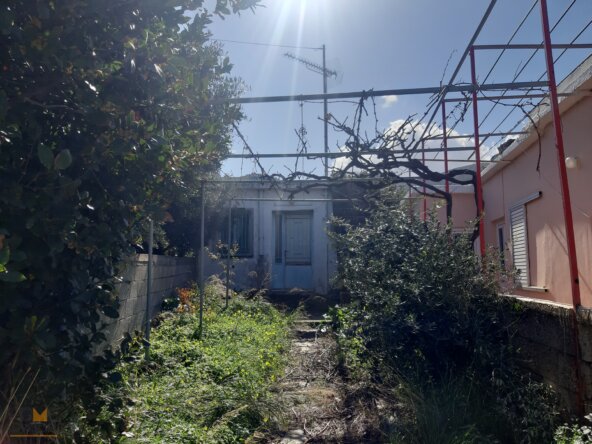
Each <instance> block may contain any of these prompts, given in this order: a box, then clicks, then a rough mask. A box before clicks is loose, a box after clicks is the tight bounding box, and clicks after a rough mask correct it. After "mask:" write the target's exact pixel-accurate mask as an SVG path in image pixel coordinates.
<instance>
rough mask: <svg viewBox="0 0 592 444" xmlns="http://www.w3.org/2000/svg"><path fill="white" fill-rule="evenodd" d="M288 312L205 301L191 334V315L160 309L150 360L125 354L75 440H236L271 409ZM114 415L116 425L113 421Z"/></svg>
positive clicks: (285, 341) (245, 303)
mask: <svg viewBox="0 0 592 444" xmlns="http://www.w3.org/2000/svg"><path fill="white" fill-rule="evenodd" d="M288 323H289V318H287V317H286V316H284V315H283V314H281V313H279V312H278V311H277V310H276V309H274V308H273V307H272V306H270V305H269V304H267V303H265V302H261V301H244V300H241V299H238V298H235V299H234V300H233V301H232V302H231V303H230V306H229V307H228V309H222V308H220V307H216V306H215V304H214V306H212V307H210V308H209V309H208V310H207V311H206V313H205V315H204V325H205V329H204V331H203V334H202V335H201V339H198V336H197V335H196V331H197V328H198V317H197V315H196V314H194V313H168V314H167V315H166V316H164V317H163V319H162V322H161V324H160V325H159V326H158V328H156V329H155V330H154V332H153V335H152V338H151V339H152V340H151V351H150V362H145V361H144V360H142V359H141V358H140V357H139V356H140V355H139V354H138V355H133V354H132V356H131V357H130V358H128V359H127V362H122V363H121V365H120V366H119V368H118V371H119V373H120V374H121V381H120V382H119V383H117V384H113V385H112V386H110V387H107V388H106V389H105V392H104V396H105V399H106V402H105V403H104V405H103V406H102V407H101V410H100V412H99V414H98V415H96V417H95V418H90V417H88V416H87V417H86V418H84V421H83V422H84V424H83V427H81V428H80V431H79V435H80V437H81V438H80V439H81V440H91V441H95V442H100V441H102V440H104V439H105V437H106V436H109V439H110V440H112V441H115V442H137V443H152V442H154V443H156V442H175V443H183V442H188V443H189V442H191V443H196V442H204V443H216V442H224V443H232V442H244V440H245V439H247V438H248V437H249V436H250V435H251V434H252V433H253V432H254V431H255V430H256V429H257V428H258V427H260V426H261V425H263V424H265V423H266V422H267V421H268V420H269V419H270V417H272V416H273V415H274V414H275V413H276V411H277V409H276V408H275V407H276V406H274V402H273V400H272V397H271V396H270V386H271V385H272V384H273V383H274V381H275V380H276V378H278V376H279V375H280V374H281V373H282V372H283V368H284V365H285V358H284V352H285V351H286V349H287V346H288V341H289V339H288V334H289V326H288ZM114 415H120V418H121V421H120V423H119V424H113V421H112V418H113V417H114Z"/></svg>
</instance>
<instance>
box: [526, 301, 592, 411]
mask: <svg viewBox="0 0 592 444" xmlns="http://www.w3.org/2000/svg"><path fill="white" fill-rule="evenodd" d="M517 299H518V300H519V301H520V303H521V305H522V306H523V310H522V313H521V317H520V322H519V324H518V335H517V337H516V338H515V343H516V345H518V346H519V347H520V349H521V352H522V356H523V358H524V361H523V362H524V366H525V367H526V368H528V369H529V370H531V371H532V372H533V373H535V374H537V375H539V376H540V377H541V378H542V379H543V380H544V381H545V382H547V383H549V384H550V385H551V386H553V388H554V389H555V390H556V391H557V393H558V394H559V396H560V398H561V401H562V404H563V405H564V407H566V408H567V409H568V410H569V411H571V412H573V413H576V412H577V378H576V359H575V351H576V348H575V341H574V339H575V336H574V334H573V316H574V315H573V310H572V308H571V307H570V306H568V305H563V304H557V303H552V302H548V301H543V300H536V299H529V298H522V297H518V298H517ZM577 322H578V339H579V345H580V352H581V359H580V361H579V364H577V365H578V366H579V370H580V373H581V376H582V380H583V401H584V408H585V413H592V311H591V310H588V309H582V308H580V309H579V310H578V313H577Z"/></svg>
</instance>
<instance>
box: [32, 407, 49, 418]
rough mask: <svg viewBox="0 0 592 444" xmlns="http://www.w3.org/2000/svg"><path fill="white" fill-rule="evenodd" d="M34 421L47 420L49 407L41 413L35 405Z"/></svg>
mask: <svg viewBox="0 0 592 444" xmlns="http://www.w3.org/2000/svg"><path fill="white" fill-rule="evenodd" d="M33 422H47V407H45V410H43V411H42V412H41V413H39V412H38V411H37V409H36V408H35V407H33Z"/></svg>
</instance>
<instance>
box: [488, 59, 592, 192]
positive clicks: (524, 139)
mask: <svg viewBox="0 0 592 444" xmlns="http://www.w3.org/2000/svg"><path fill="white" fill-rule="evenodd" d="M557 92H558V93H566V94H570V95H568V96H561V97H559V110H560V113H562V114H563V113H565V112H566V111H567V110H569V109H570V108H571V107H573V106H574V105H575V104H577V103H578V102H580V101H581V100H583V99H584V98H585V97H587V96H588V95H590V93H591V92H592V55H591V56H589V57H588V58H587V59H585V60H584V61H583V62H582V63H581V64H580V65H579V66H578V67H577V68H576V69H574V70H573V71H572V72H571V73H570V74H569V75H568V76H567V77H566V78H565V79H563V81H562V82H561V83H559V85H557ZM546 100H547V99H543V100H541V102H540V103H539V105H538V106H537V107H536V108H535V109H533V110H532V111H531V112H530V113H529V115H530V119H529V120H531V119H532V121H534V122H536V124H537V126H538V129H539V133H541V134H542V133H543V132H544V129H545V127H546V126H547V125H550V124H551V123H552V122H553V116H552V113H551V107H550V106H549V104H548V101H546ZM525 131H528V134H524V135H522V136H519V137H518V138H517V139H516V140H514V142H512V143H511V145H510V146H508V147H507V148H506V149H505V150H504V151H503V152H502V154H501V155H500V156H499V157H498V158H497V160H504V161H505V162H497V163H493V164H490V165H488V166H487V167H486V168H485V169H484V170H483V172H482V174H481V176H482V179H483V180H484V181H487V180H489V179H491V178H492V177H493V176H495V174H497V173H498V172H499V171H501V170H502V169H504V168H505V167H506V166H508V164H509V163H510V162H511V161H512V160H514V159H516V158H517V157H518V156H520V155H521V154H522V153H523V152H525V151H526V150H527V149H528V148H529V147H530V146H531V145H532V144H533V143H535V142H536V140H537V137H538V135H537V132H536V130H535V128H534V127H533V125H532V123H529V125H528V126H527V127H526V128H525Z"/></svg>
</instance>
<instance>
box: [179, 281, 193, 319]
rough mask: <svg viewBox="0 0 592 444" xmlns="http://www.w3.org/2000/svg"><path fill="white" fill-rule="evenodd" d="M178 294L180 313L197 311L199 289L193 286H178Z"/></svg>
mask: <svg viewBox="0 0 592 444" xmlns="http://www.w3.org/2000/svg"><path fill="white" fill-rule="evenodd" d="M176 292H177V296H178V298H179V305H178V306H177V310H176V311H177V312H178V313H195V304H194V301H195V298H196V296H197V289H196V288H195V286H194V287H192V288H177V290H176Z"/></svg>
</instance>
